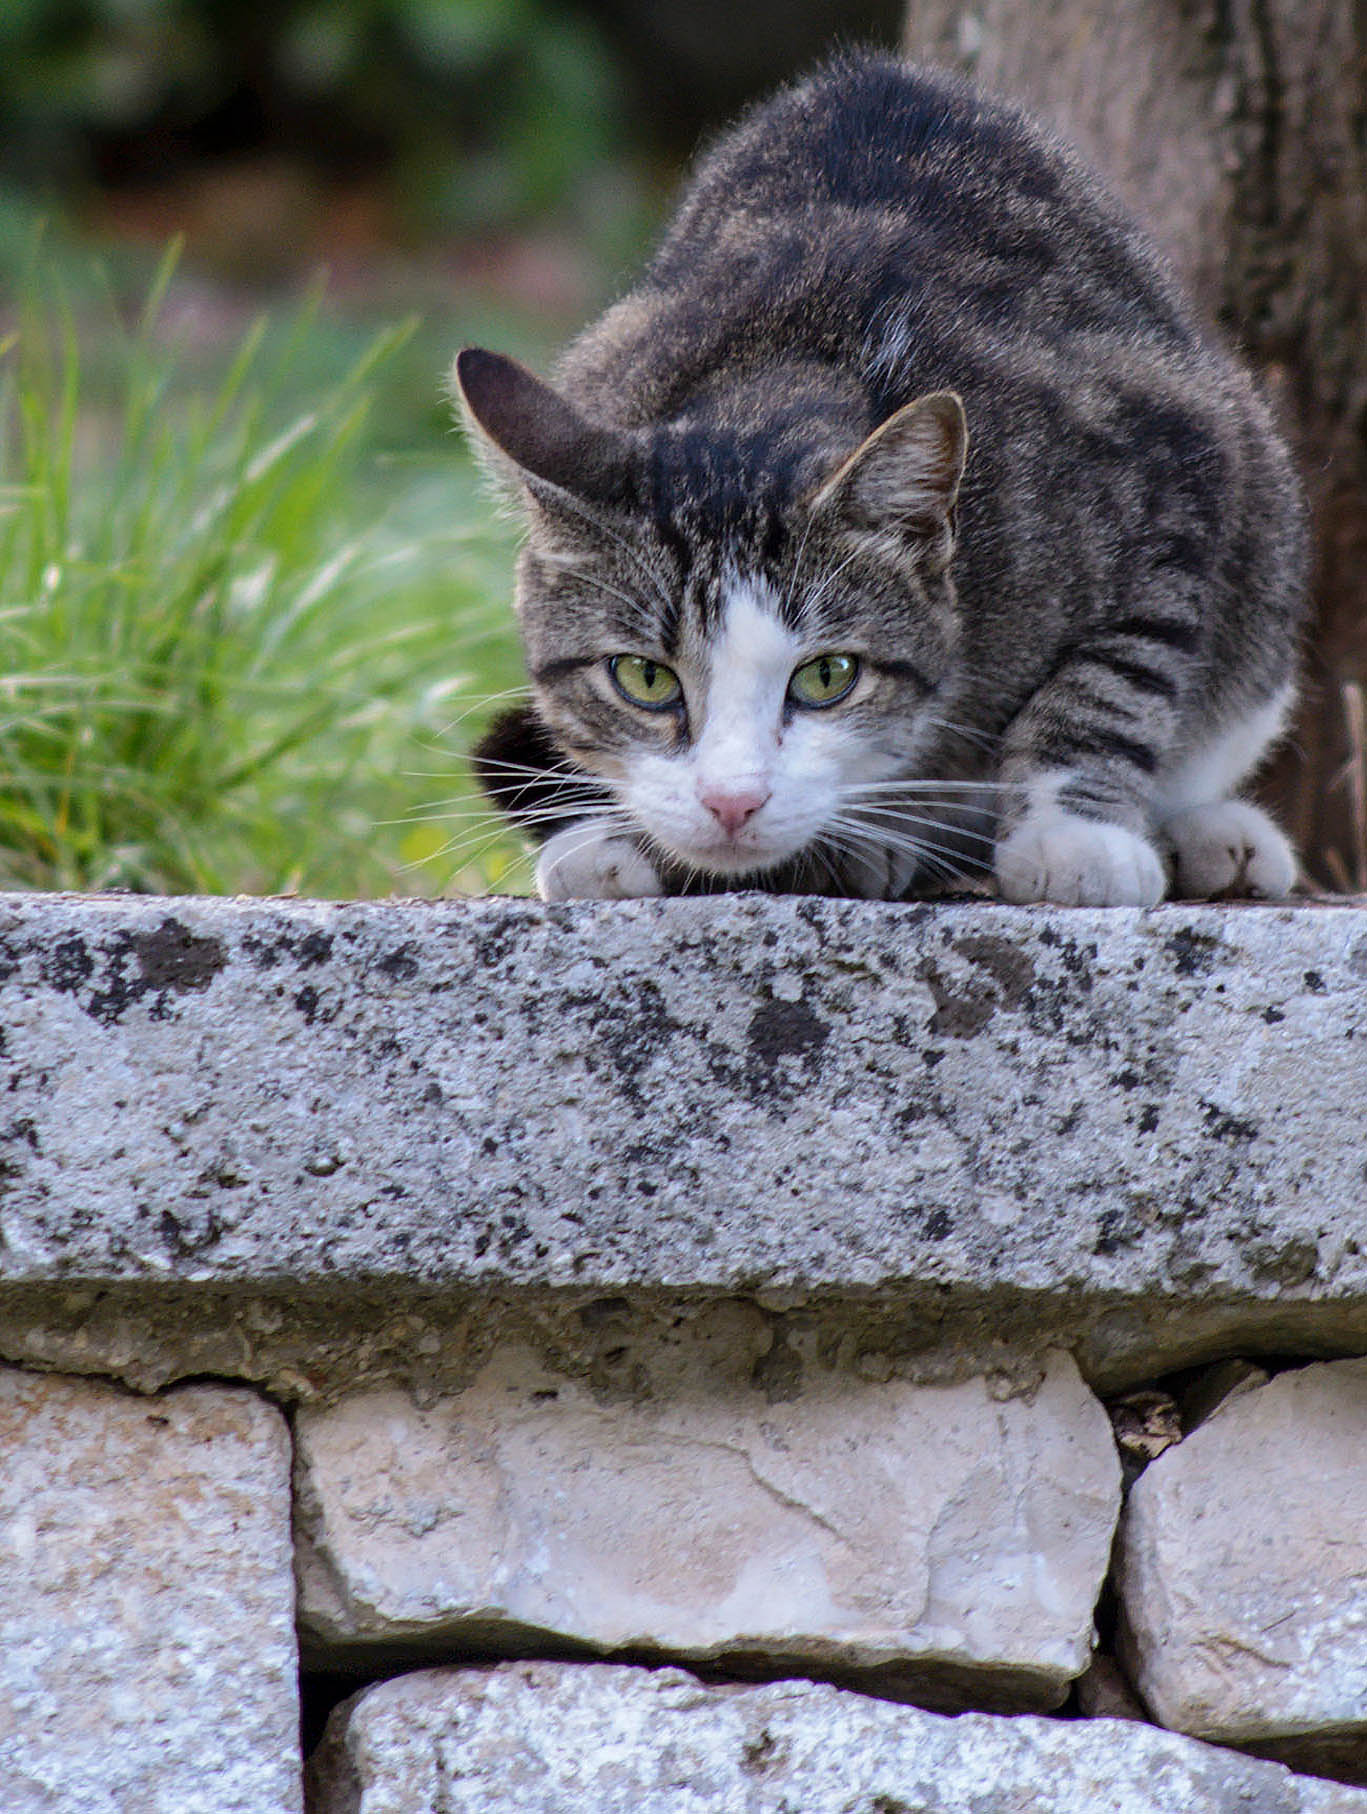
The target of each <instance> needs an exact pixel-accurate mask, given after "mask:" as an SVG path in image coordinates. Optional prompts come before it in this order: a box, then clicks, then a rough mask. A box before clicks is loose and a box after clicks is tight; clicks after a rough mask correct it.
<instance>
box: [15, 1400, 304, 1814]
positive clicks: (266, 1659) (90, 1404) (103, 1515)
mask: <svg viewBox="0 0 1367 1814" xmlns="http://www.w3.org/2000/svg"><path fill="white" fill-rule="evenodd" d="M289 1457H290V1442H289V1433H288V1431H287V1429H286V1427H285V1420H284V1418H283V1417H282V1416H281V1415H280V1413H279V1412H278V1411H277V1410H275V1409H274V1407H273V1406H271V1405H268V1404H266V1403H264V1402H263V1401H262V1400H261V1399H259V1398H257V1397H256V1396H255V1395H254V1394H253V1393H251V1392H248V1391H244V1390H243V1389H242V1388H240V1387H235V1386H227V1387H218V1386H184V1387H181V1388H179V1389H178V1390H176V1391H174V1392H171V1393H168V1394H167V1395H166V1396H165V1397H162V1398H157V1399H152V1400H146V1399H136V1398H133V1397H131V1396H130V1395H129V1394H128V1393H126V1392H123V1391H121V1390H119V1389H118V1388H116V1387H114V1386H110V1385H106V1384H105V1383H103V1382H102V1381H90V1380H69V1379H59V1378H53V1377H40V1376H37V1375H34V1374H25V1373H21V1372H18V1371H15V1370H14V1369H12V1368H7V1367H6V1368H0V1760H2V1761H0V1782H2V1784H3V1786H0V1805H3V1807H4V1809H5V1814H132V1811H133V1810H137V1814H297V1810H298V1808H299V1804H300V1799H301V1790H300V1769H301V1763H300V1757H299V1734H298V1680H297V1668H298V1665H297V1661H296V1656H295V1640H294V1617H293V1612H294V1593H293V1581H292V1578H291V1576H292V1571H291V1554H290V1498H289V1487H290V1476H289Z"/></svg>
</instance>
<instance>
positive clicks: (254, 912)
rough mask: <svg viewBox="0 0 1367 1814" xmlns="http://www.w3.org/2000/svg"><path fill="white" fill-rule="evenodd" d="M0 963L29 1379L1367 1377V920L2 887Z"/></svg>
mask: <svg viewBox="0 0 1367 1814" xmlns="http://www.w3.org/2000/svg"><path fill="white" fill-rule="evenodd" d="M0 975H3V978H4V980H3V986H0V1031H3V1035H4V1047H3V1054H2V1055H0V1069H2V1070H3V1076H4V1086H5V1087H4V1093H3V1102H4V1105H5V1108H4V1116H3V1118H2V1119H0V1167H2V1169H3V1174H4V1180H3V1181H4V1185H5V1190H4V1195H3V1200H2V1201H0V1330H2V1331H3V1334H0V1351H2V1352H3V1353H4V1354H5V1355H6V1356H7V1357H8V1358H11V1359H17V1360H21V1361H25V1362H29V1363H32V1364H37V1365H44V1366H57V1367H63V1366H64V1367H67V1368H69V1369H72V1370H81V1371H89V1370H94V1369H106V1370H109V1371H113V1372H116V1373H118V1374H120V1375H122V1376H123V1377H125V1378H127V1379H129V1380H130V1381H133V1382H135V1383H138V1384H141V1385H155V1384H157V1383H159V1382H160V1381H163V1380H165V1379H167V1378H170V1377H174V1376H176V1375H177V1374H180V1373H185V1372H187V1371H188V1372H204V1371H214V1372H217V1373H224V1374H232V1375H235V1376H242V1377H250V1378H257V1379H262V1380H265V1381H268V1382H269V1383H270V1384H271V1385H272V1386H273V1387H274V1388H276V1389H277V1390H278V1391H279V1392H281V1393H282V1394H284V1395H287V1396H291V1397H299V1398H304V1399H307V1398H309V1397H313V1396H317V1395H320V1394H326V1393H330V1392H335V1391H337V1390H339V1389H340V1388H342V1387H343V1386H345V1385H346V1384H348V1383H353V1384H354V1383H356V1382H357V1381H364V1380H373V1379H382V1378H385V1377H389V1376H392V1375H395V1374H400V1375H402V1374H404V1373H405V1371H406V1372H407V1374H408V1375H412V1376H421V1381H422V1382H426V1383H427V1384H429V1385H435V1384H440V1383H442V1382H445V1383H446V1384H448V1385H449V1384H451V1383H452V1382H453V1381H454V1382H455V1383H459V1381H460V1380H461V1379H462V1378H468V1377H469V1375H470V1373H471V1372H472V1371H473V1370H474V1369H475V1368H476V1367H477V1366H478V1364H479V1363H480V1361H481V1359H482V1355H481V1354H480V1353H479V1352H477V1351H476V1350H477V1348H478V1344H479V1341H480V1340H482V1339H483V1338H482V1336H480V1335H479V1333H478V1331H479V1330H480V1329H484V1328H485V1327H486V1326H487V1325H488V1324H489V1321H490V1318H491V1316H493V1315H495V1313H497V1314H503V1313H504V1311H506V1315H507V1318H508V1319H509V1321H508V1325H507V1327H506V1328H505V1329H504V1330H503V1332H502V1333H503V1334H504V1335H505V1336H506V1335H507V1334H508V1333H509V1331H510V1330H511V1331H513V1332H518V1331H520V1332H522V1333H524V1334H526V1335H527V1336H528V1339H533V1340H535V1341H538V1342H540V1343H541V1344H542V1345H543V1347H546V1348H547V1349H549V1348H550V1347H552V1346H554V1345H555V1344H556V1343H559V1344H560V1345H561V1346H562V1347H563V1346H564V1345H565V1344H567V1343H570V1342H571V1341H572V1340H573V1339H575V1337H574V1330H575V1328H576V1325H575V1324H574V1321H573V1318H574V1316H575V1315H576V1314H577V1312H578V1310H579V1309H580V1308H581V1307H582V1306H584V1305H586V1304H589V1303H591V1302H592V1301H593V1300H595V1299H601V1298H603V1297H605V1296H611V1297H620V1296H621V1295H622V1294H627V1295H629V1296H630V1297H631V1300H632V1302H633V1304H634V1305H635V1306H636V1307H637V1309H638V1310H639V1312H640V1314H641V1315H642V1316H643V1317H646V1318H649V1317H652V1316H655V1315H656V1314H659V1315H662V1316H665V1317H666V1318H667V1317H668V1315H671V1314H673V1312H674V1310H675V1308H676V1307H677V1306H678V1305H679V1304H680V1303H687V1302H688V1301H689V1300H690V1299H693V1298H696V1297H698V1296H700V1295H703V1296H706V1295H709V1294H717V1293H743V1294H747V1295H750V1296H752V1297H753V1298H755V1300H756V1301H757V1302H759V1303H760V1304H761V1305H762V1306H763V1307H765V1308H766V1309H767V1310H768V1311H770V1312H771V1313H774V1314H775V1315H777V1314H779V1313H789V1312H791V1313H792V1314H793V1315H795V1316H796V1315H798V1314H799V1313H800V1315H801V1316H805V1317H806V1318H807V1319H808V1324H807V1326H809V1327H810V1326H814V1320H815V1321H824V1327H825V1331H826V1334H825V1336H824V1337H823V1339H826V1340H827V1341H834V1340H836V1339H837V1338H838V1337H841V1336H842V1335H843V1336H847V1337H848V1341H849V1344H850V1350H851V1354H852V1355H853V1356H855V1357H856V1358H861V1364H867V1365H869V1366H872V1367H878V1366H884V1367H886V1368H888V1369H891V1370H902V1371H906V1372H914V1371H915V1369H916V1367H917V1365H918V1364H919V1362H918V1355H935V1356H942V1355H943V1354H944V1352H945V1351H946V1348H947V1346H949V1345H952V1344H957V1345H959V1346H960V1347H961V1348H964V1349H969V1348H976V1349H977V1350H978V1352H979V1363H978V1364H982V1363H981V1356H982V1354H983V1352H984V1351H986V1350H988V1349H990V1347H991V1345H992V1344H993V1342H995V1341H997V1340H1007V1341H1012V1342H1030V1343H1035V1344H1037V1345H1040V1344H1048V1343H1054V1344H1062V1345H1067V1346H1075V1347H1076V1351H1077V1353H1078V1356H1079V1360H1080V1362H1081V1364H1082V1367H1083V1370H1084V1372H1085V1373H1086V1374H1087V1375H1088V1377H1089V1378H1091V1379H1093V1380H1094V1381H1096V1382H1098V1383H1101V1384H1104V1385H1106V1386H1108V1387H1109V1386H1111V1385H1118V1384H1123V1383H1128V1382H1131V1381H1134V1380H1137V1379H1142V1378H1144V1377H1146V1376H1148V1375H1150V1374H1152V1372H1154V1371H1155V1370H1157V1369H1159V1368H1161V1367H1171V1366H1175V1365H1177V1364H1179V1363H1185V1362H1188V1361H1194V1360H1197V1359H1201V1358H1205V1357H1210V1356H1218V1355H1221V1354H1225V1353H1229V1352H1232V1351H1238V1350H1243V1351H1246V1352H1255V1351H1263V1352H1267V1351H1271V1352H1282V1353H1286V1352H1293V1353H1295V1352H1300V1353H1314V1354H1321V1355H1326V1354H1336V1353H1345V1352H1358V1351H1362V1350H1365V1349H1367V1243H1364V1242H1363V1241H1362V1240H1361V1227H1360V1222H1361V1212H1360V1206H1361V1202H1362V1196H1363V1159H1362V1150H1361V1142H1360V1139H1359V1138H1358V1132H1359V1130H1360V1126H1361V1105H1362V1103H1363V1102H1364V1101H1367V1036H1364V1035H1367V1025H1365V1022H1367V911H1364V910H1363V909H1362V908H1361V907H1357V906H1327V905H1326V906H1303V907H1251V906H1242V907H1239V906H1235V907H1222V906H1213V907H1183V906H1174V907H1166V908H1161V909H1157V910H1155V911H1153V912H1150V913H1140V912H1136V911H1130V910H1113V911H1076V910H1073V911H1070V910H1066V909H1047V908H1024V909H1022V908H1011V907H1006V906H1003V905H1000V904H995V903H990V902H975V903H968V904H962V903H961V904H957V905H936V904H921V905H914V906H906V907H896V906H885V905H880V904H870V903H861V902H849V901H821V900H801V899H797V900H794V899H788V900H770V899H766V898H763V897H759V896H747V895H734V896H722V897H718V898H716V899H712V900H695V901H638V902H624V903H601V904H593V903H585V904H577V905H573V906H566V905H562V906H554V907H547V906H543V905H540V904H537V903H535V902H518V901H485V902H450V903H445V904H442V905H400V904H392V903H391V904H386V903H377V904H369V905H359V906H357V905H323V904H309V903H301V902H229V901H193V900H177V901H166V900H162V901H148V900H134V899H126V898H118V899H93V900H92V899H79V900H78V899H69V898H60V897H57V898H54V897H46V898H39V897H18V896H12V897H7V898H5V899H4V900H3V901H2V902H0ZM149 1287H152V1288H154V1289H149ZM472 1304H475V1305H477V1307H478V1308H477V1314H476V1312H474V1311H471V1309H470V1306H471V1305H472ZM499 1305H502V1306H503V1311H499V1310H498V1306H499ZM562 1312H564V1314H565V1316H567V1317H568V1318H569V1321H568V1322H565V1323H563V1326H562V1325H556V1326H553V1325H555V1319H556V1317H558V1316H560V1315H561V1313H562ZM538 1318H540V1319H541V1321H540V1322H538V1321H537V1319H538ZM518 1319H521V1321H520V1322H519V1320H518ZM813 1339H815V1338H813ZM927 1364H929V1365H932V1366H933V1365H936V1364H938V1362H935V1361H931V1362H929V1363H927Z"/></svg>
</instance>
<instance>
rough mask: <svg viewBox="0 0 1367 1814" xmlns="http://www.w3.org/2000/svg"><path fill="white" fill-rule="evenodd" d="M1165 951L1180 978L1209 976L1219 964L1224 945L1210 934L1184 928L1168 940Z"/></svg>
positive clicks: (1188, 927) (1187, 927)
mask: <svg viewBox="0 0 1367 1814" xmlns="http://www.w3.org/2000/svg"><path fill="white" fill-rule="evenodd" d="M1164 949H1165V950H1166V951H1167V954H1168V956H1169V957H1170V958H1171V959H1172V967H1173V969H1174V970H1176V972H1177V974H1178V975H1179V976H1207V975H1209V973H1210V972H1211V971H1212V970H1213V969H1214V968H1215V966H1216V964H1217V963H1218V962H1219V959H1220V954H1221V952H1222V951H1223V950H1224V945H1223V944H1222V942H1221V941H1220V940H1219V939H1218V938H1215V937H1214V936H1213V935H1212V934H1211V933H1209V932H1195V931H1193V929H1192V928H1191V927H1190V926H1182V927H1180V928H1179V929H1178V930H1177V931H1176V932H1174V933H1173V934H1172V935H1171V937H1169V938H1168V939H1167V941H1166V943H1165V946H1164Z"/></svg>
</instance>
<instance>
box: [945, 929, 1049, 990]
mask: <svg viewBox="0 0 1367 1814" xmlns="http://www.w3.org/2000/svg"><path fill="white" fill-rule="evenodd" d="M954 949H955V950H956V951H957V952H958V953H959V954H960V956H962V957H966V958H967V959H968V961H969V963H971V964H977V965H978V966H979V967H980V968H982V969H984V970H986V971H987V973H988V975H989V976H991V977H992V979H993V981H994V982H995V983H996V985H997V988H998V989H999V990H1000V992H1001V993H1000V1005H1001V1006H1002V1007H1003V1008H1018V1007H1020V1005H1021V1003H1022V1002H1023V1001H1024V1000H1025V998H1026V996H1027V995H1028V994H1029V992H1030V988H1031V985H1032V984H1033V983H1034V980H1035V966H1034V964H1033V963H1032V962H1031V961H1030V959H1029V958H1028V957H1027V956H1026V955H1025V953H1024V952H1023V951H1022V950H1021V949H1020V947H1019V946H1018V945H1013V944H1012V943H1011V941H1010V940H1009V939H1004V938H997V937H996V936H995V935H992V934H983V935H981V936H974V937H971V938H961V939H956V940H955V941H954Z"/></svg>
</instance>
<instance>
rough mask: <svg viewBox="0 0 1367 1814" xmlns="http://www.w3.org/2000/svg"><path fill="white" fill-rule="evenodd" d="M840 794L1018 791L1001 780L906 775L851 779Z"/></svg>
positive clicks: (997, 792) (989, 792) (999, 792)
mask: <svg viewBox="0 0 1367 1814" xmlns="http://www.w3.org/2000/svg"><path fill="white" fill-rule="evenodd" d="M841 791H842V794H843V793H845V792H848V793H851V794H853V793H889V794H896V793H905V794H915V793H931V792H934V793H943V794H954V793H959V794H964V793H973V794H1001V793H1007V794H1009V793H1013V792H1016V791H1018V790H1017V789H1016V788H1014V787H1013V786H1012V785H1011V784H1010V783H1004V782H1001V781H947V780H939V779H934V778H930V777H928V778H926V779H924V780H923V779H921V778H920V777H908V778H907V779H906V780H902V781H851V782H848V783H847V784H846V787H845V788H843V789H842V790H841Z"/></svg>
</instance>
